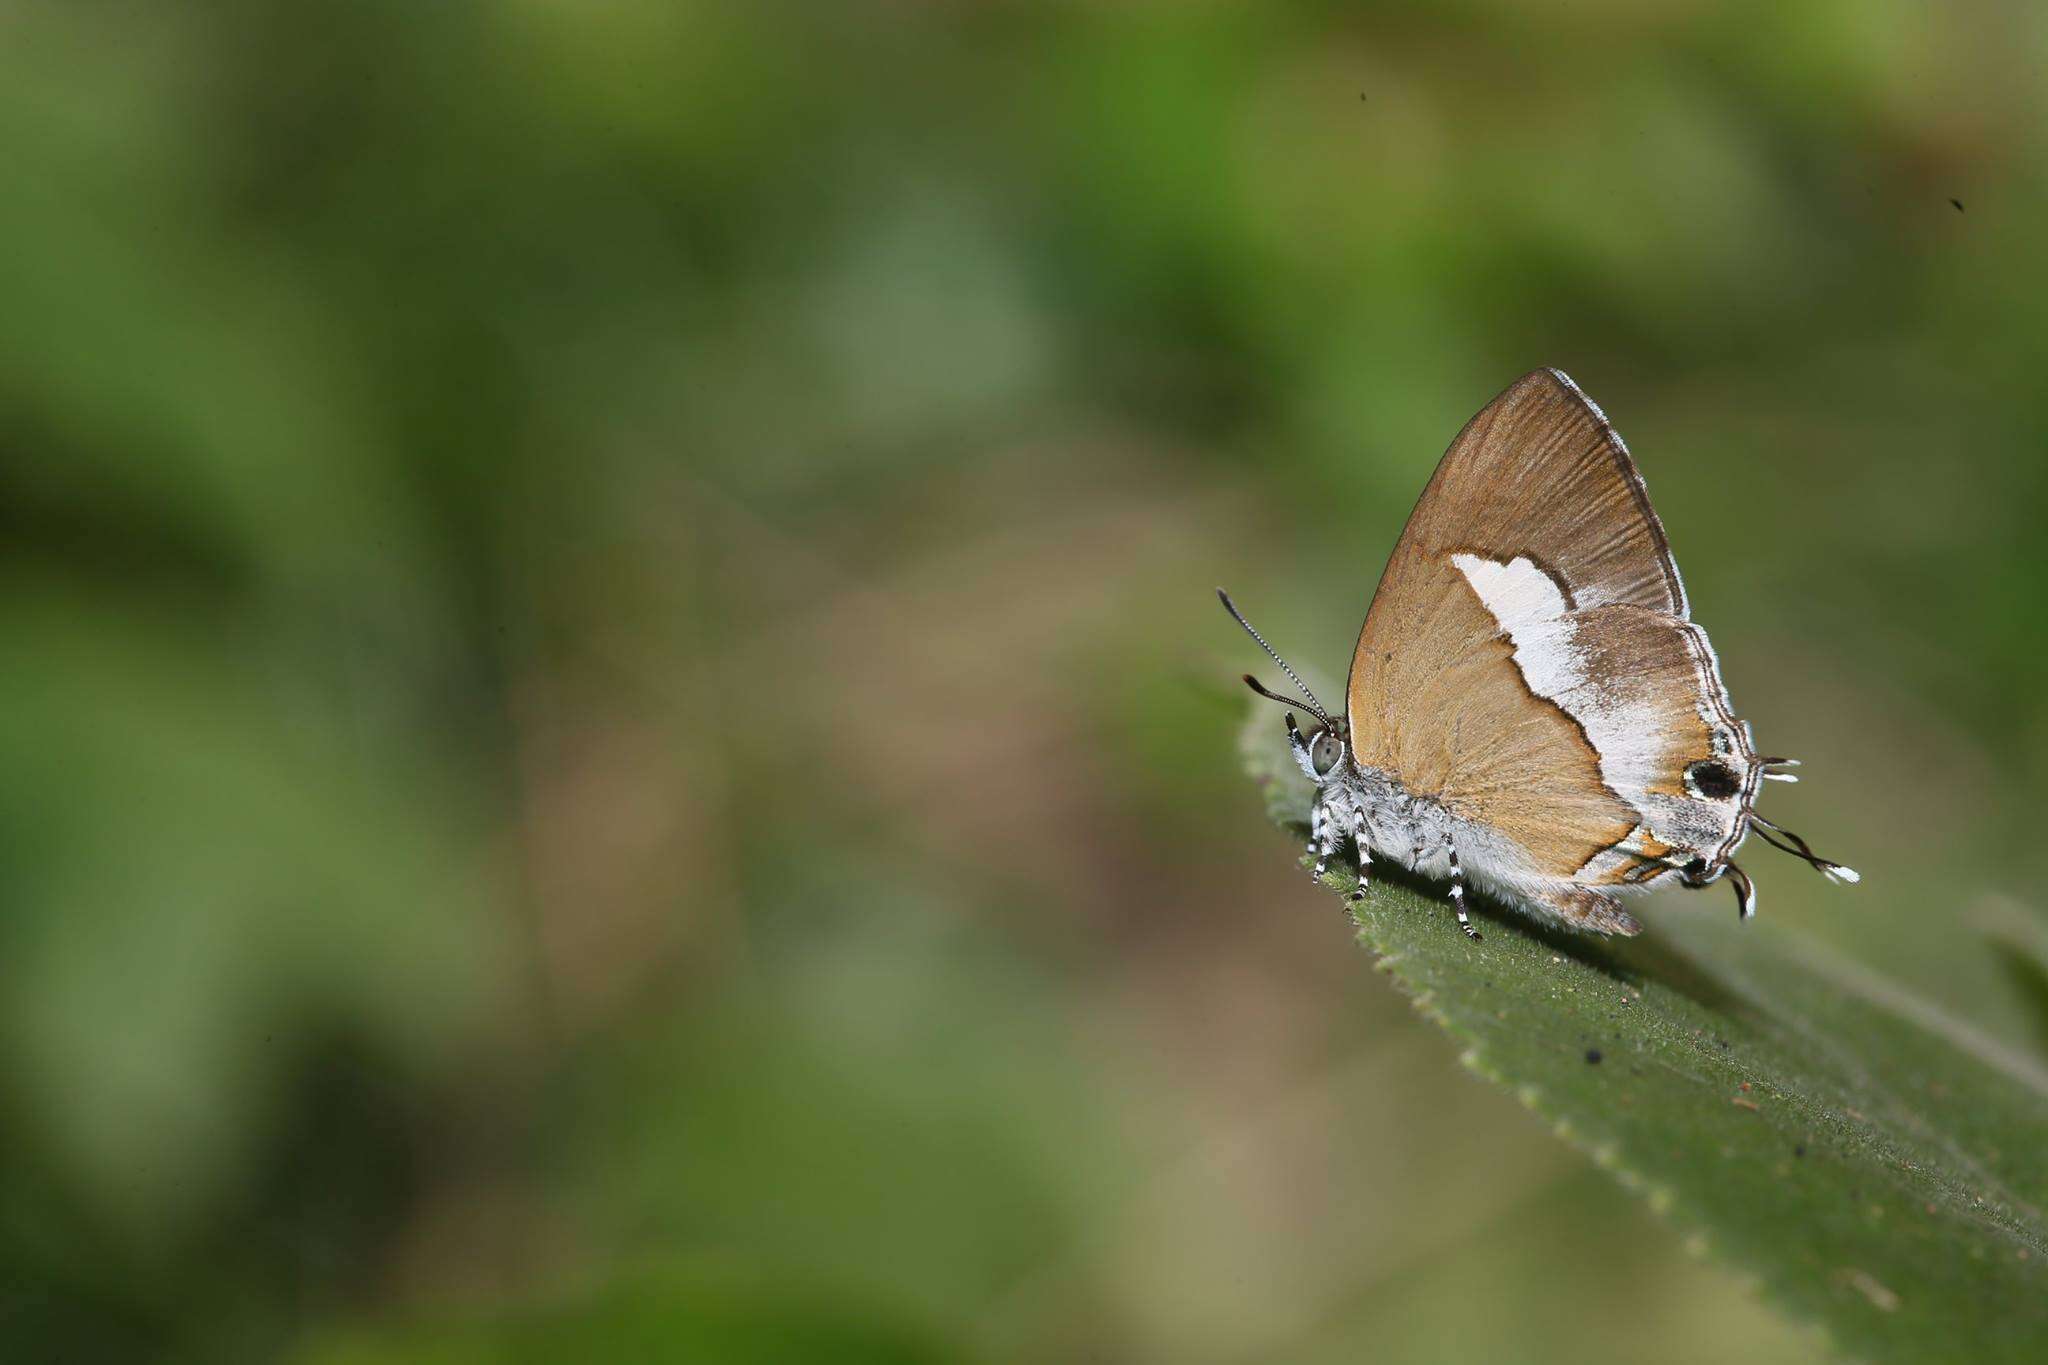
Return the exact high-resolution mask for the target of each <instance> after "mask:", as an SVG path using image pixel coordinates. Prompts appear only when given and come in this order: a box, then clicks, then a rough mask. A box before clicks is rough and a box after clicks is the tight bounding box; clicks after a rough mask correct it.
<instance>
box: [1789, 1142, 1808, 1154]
mask: <svg viewBox="0 0 2048 1365" xmlns="http://www.w3.org/2000/svg"><path fill="white" fill-rule="evenodd" d="M1792 1155H1794V1156H1805V1155H1806V1144H1805V1143H1803V1142H1800V1143H1794V1144H1793V1147H1792Z"/></svg>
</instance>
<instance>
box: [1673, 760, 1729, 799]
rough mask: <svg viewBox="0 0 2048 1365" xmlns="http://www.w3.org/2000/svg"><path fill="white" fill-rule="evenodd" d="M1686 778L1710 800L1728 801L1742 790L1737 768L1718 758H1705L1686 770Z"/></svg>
mask: <svg viewBox="0 0 2048 1365" xmlns="http://www.w3.org/2000/svg"><path fill="white" fill-rule="evenodd" d="M1685 780H1686V782H1687V783H1688V784H1690V785H1691V787H1692V789H1693V790H1694V791H1696V792H1698V793H1699V794H1700V795H1701V796H1704V797H1706V798H1707V799H1708V800H1709V801H1726V800H1727V799H1728V798H1729V797H1731V796H1733V795H1735V793H1737V792H1739V791H1741V790H1742V783H1741V782H1740V781H1739V780H1738V779H1737V778H1736V776H1735V769H1733V768H1731V767H1729V766H1728V765H1727V764H1726V763H1723V762H1722V761H1721V760H1720V759H1718V758H1703V759H1701V760H1700V761H1699V762H1697V763H1695V764H1693V765H1692V766H1691V767H1689V768H1687V769H1686V770H1685Z"/></svg>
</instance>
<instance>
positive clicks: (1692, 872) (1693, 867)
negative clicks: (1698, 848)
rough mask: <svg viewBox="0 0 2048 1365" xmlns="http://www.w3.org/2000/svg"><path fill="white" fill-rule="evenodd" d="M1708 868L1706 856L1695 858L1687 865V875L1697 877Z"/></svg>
mask: <svg viewBox="0 0 2048 1365" xmlns="http://www.w3.org/2000/svg"><path fill="white" fill-rule="evenodd" d="M1706 870H1707V860H1706V859H1705V858H1694V859H1693V860H1692V861H1691V862H1689V863H1687V864H1686V865H1685V875H1686V876H1688V877H1697V876H1699V875H1700V873H1702V872H1705V871H1706Z"/></svg>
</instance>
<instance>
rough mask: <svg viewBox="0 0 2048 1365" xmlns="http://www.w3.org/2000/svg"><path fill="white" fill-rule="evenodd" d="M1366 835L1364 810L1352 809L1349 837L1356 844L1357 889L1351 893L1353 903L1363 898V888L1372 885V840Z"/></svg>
mask: <svg viewBox="0 0 2048 1365" xmlns="http://www.w3.org/2000/svg"><path fill="white" fill-rule="evenodd" d="M1367 835H1368V831H1367V829H1366V826H1365V812H1364V811H1362V810H1361V811H1354V812H1353V813H1352V816H1351V837H1352V839H1354V840H1355V841H1356V842H1357V844H1358V889H1357V890H1356V891H1354V892H1352V893H1351V901H1352V904H1354V905H1355V904H1357V903H1358V902H1359V901H1362V900H1364V899H1365V888H1366V887H1368V886H1371V885H1372V841H1371V840H1370V839H1369V838H1368V837H1367Z"/></svg>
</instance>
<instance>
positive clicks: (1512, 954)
mask: <svg viewBox="0 0 2048 1365" xmlns="http://www.w3.org/2000/svg"><path fill="white" fill-rule="evenodd" d="M1243 748H1244V753H1245V756H1246V759H1247V763H1248V766H1249V767H1250V770H1251V772H1252V775H1253V776H1254V777H1255V778H1256V779H1257V780H1258V781H1259V782H1260V783H1261V784H1262V785H1263V786H1264V787H1265V789H1266V793H1267V801H1268V808H1269V811H1270V813H1271V814H1272V815H1273V817H1274V819H1275V821H1276V822H1277V823H1279V824H1281V825H1282V826H1283V827H1286V828H1288V829H1289V830H1291V831H1292V832H1293V833H1294V834H1295V835H1296V836H1297V837H1300V836H1304V835H1305V834H1306V829H1307V825H1306V817H1307V813H1308V806H1309V800H1310V792H1309V788H1308V785H1307V784H1306V782H1304V781H1303V780H1302V779H1301V777H1300V775H1299V773H1298V771H1297V770H1296V769H1295V767H1294V764H1293V763H1292V761H1291V759H1290V757H1289V756H1288V755H1287V753H1286V750H1285V747H1284V745H1283V744H1282V742H1281V740H1280V735H1279V727H1278V726H1277V725H1274V724H1273V720H1272V716H1271V715H1270V713H1269V712H1267V711H1265V710H1261V711H1259V712H1258V713H1257V715H1256V716H1255V719H1254V721H1253V722H1252V723H1251V725H1250V726H1249V727H1248V728H1247V729H1246V730H1245V732H1244V741H1243ZM1304 861H1305V862H1306V861H1307V860H1306V859H1304ZM1327 880H1328V882H1329V884H1330V886H1331V887H1332V889H1333V890H1336V891H1337V892H1339V893H1340V894H1348V893H1349V892H1351V891H1353V890H1355V889H1356V887H1357V882H1356V879H1355V876H1354V874H1353V872H1352V870H1351V867H1350V864H1349V862H1348V861H1346V862H1345V863H1344V864H1343V865H1342V867H1341V869H1340V868H1339V866H1338V865H1337V864H1336V863H1333V864H1332V866H1331V870H1330V874H1329V876H1328V879H1327ZM1731 902H1732V898H1731ZM1475 908H1478V909H1480V910H1481V911H1482V913H1484V914H1485V915H1486V916H1487V922H1486V923H1484V924H1483V926H1482V933H1483V934H1484V941H1483V942H1480V943H1472V942H1469V941H1467V940H1466V939H1465V937H1464V936H1463V935H1462V934H1461V933H1460V932H1459V931H1458V927H1457V923H1456V921H1455V920H1454V919H1453V918H1452V916H1451V912H1450V909H1449V907H1448V905H1447V903H1446V902H1445V901H1444V900H1443V898H1442V897H1441V896H1440V895H1437V894H1435V893H1434V892H1433V891H1431V890H1429V889H1428V888H1422V889H1410V888H1409V887H1405V886H1397V885H1390V884H1389V883H1388V882H1387V881H1386V880H1384V879H1375V881H1374V882H1373V885H1372V886H1371V888H1370V889H1369V890H1368V892H1367V894H1366V897H1365V899H1364V900H1363V901H1361V902H1359V903H1358V904H1356V905H1355V906H1353V907H1352V913H1353V915H1354V917H1355V919H1356V922H1357V925H1358V931H1359V932H1358V936H1359V939H1360V941H1361V942H1362V943H1364V944H1365V946H1366V947H1367V948H1369V949H1370V950H1371V951H1372V952H1373V953H1374V954H1375V956H1376V957H1377V959H1378V965H1379V967H1380V968H1381V969H1382V970H1384V971H1386V972H1387V973H1389V974H1390V975H1391V976H1392V977H1393V978H1394V979H1395V981H1396V982H1398V983H1399V984H1400V985H1401V987H1402V989H1404V990H1405V991H1407V992H1408V993H1409V995H1411V996H1412V997H1413V999H1414V1002H1415V1004H1416V1007H1417V1008H1418V1009H1420V1010H1421V1011H1422V1012H1423V1013H1424V1014H1425V1015H1427V1016H1428V1017H1429V1018H1431V1019H1433V1020H1435V1021H1436V1022H1437V1023H1438V1024H1440V1025H1441V1026H1442V1027H1443V1028H1444V1030H1445V1031H1446V1032H1448V1033H1449V1034H1450V1035H1451V1036H1452V1037H1453V1038H1455V1039H1456V1040H1457V1041H1458V1043H1459V1044H1460V1045H1461V1046H1462V1047H1463V1049H1464V1061H1465V1063H1466V1065H1467V1066H1469V1067H1470V1068H1471V1069H1472V1070H1474V1071H1476V1072H1478V1073H1479V1074H1480V1075H1482V1076H1485V1077H1487V1078H1488V1079H1490V1080H1492V1081H1495V1082H1497V1083H1498V1084H1500V1085H1503V1086H1506V1087H1508V1088H1509V1089H1510V1090H1511V1091H1512V1092H1513V1093H1514V1094H1515V1095H1516V1096H1517V1097H1519V1098H1520V1099H1521V1101H1522V1102H1523V1103H1524V1104H1526V1105H1527V1106H1528V1107H1529V1108H1530V1109H1532V1110H1534V1111H1535V1112H1536V1113H1537V1114H1539V1115H1540V1116H1542V1117H1543V1118H1544V1119H1545V1120H1547V1121H1548V1122H1549V1123H1550V1124H1551V1126H1552V1127H1553V1128H1554V1129H1555V1131H1556V1132H1557V1134H1558V1136H1560V1137H1562V1138H1564V1139H1565V1140H1566V1141H1567V1142H1569V1143H1571V1144H1572V1145H1574V1146H1576V1147H1578V1148H1579V1149H1580V1150H1582V1151H1584V1152H1586V1153H1587V1154H1588V1155H1590V1156H1591V1157H1592V1158H1593V1159H1594V1160H1595V1161H1596V1162H1598V1163H1599V1164H1600V1165H1601V1166H1603V1167H1605V1168H1606V1169H1608V1170H1609V1171H1611V1172H1612V1173H1613V1174H1614V1175H1615V1176H1616V1177H1617V1178H1618V1179H1620V1181H1621V1182H1622V1183H1623V1184H1624V1185H1625V1186H1627V1187H1628V1188H1629V1189H1632V1190H1635V1191H1637V1192H1639V1193H1641V1194H1642V1195H1643V1196H1644V1197H1645V1198H1647V1199H1648V1200H1649V1201H1650V1203H1651V1205H1652V1206H1653V1207H1654V1208H1656V1209H1657V1210H1659V1211H1660V1212H1662V1213H1664V1214H1666V1215H1667V1216H1668V1217H1669V1218H1670V1220H1671V1221H1672V1222H1673V1223H1674V1224H1675V1225H1676V1226H1678V1227H1679V1228H1680V1229H1681V1230H1682V1231H1684V1232H1685V1233H1687V1234H1688V1235H1689V1237H1690V1238H1692V1239H1693V1240H1694V1241H1695V1243H1696V1244H1698V1245H1700V1246H1703V1247H1704V1248H1706V1249H1708V1250H1711V1251H1712V1252H1714V1253H1715V1254H1717V1255H1718V1256H1720V1257H1721V1258H1723V1259H1724V1260H1726V1261H1728V1262H1730V1263H1732V1264H1733V1265H1734V1266H1735V1267H1737V1268H1738V1269H1740V1270H1742V1271H1745V1272H1747V1273H1748V1274H1750V1275H1753V1276H1754V1277H1755V1279H1756V1280H1757V1281H1758V1283H1759V1284H1760V1285H1761V1287H1762V1288H1763V1290H1764V1291H1765V1293H1766V1294H1767V1295H1768V1296H1769V1297H1770V1299H1771V1300H1773V1301H1774V1302H1776V1303H1777V1304H1778V1305H1779V1306H1781V1307H1782V1308H1783V1309H1785V1310H1787V1311H1788V1312H1790V1313H1792V1314H1793V1315H1795V1316H1798V1317H1801V1318H1806V1319H1809V1320H1812V1321H1814V1322H1817V1323H1819V1324H1821V1325H1822V1326H1823V1327H1825V1328H1826V1329H1827V1330H1828V1331H1829V1332H1830V1333H1831V1334H1832V1335H1833V1338H1834V1340H1835V1342H1836V1344H1837V1345H1838V1346H1839V1347H1840V1348H1841V1349H1842V1350H1844V1351H1845V1352H1846V1353H1849V1354H1852V1355H1855V1356H1858V1357H1862V1358H1866V1359H1869V1360H1873V1361H1954V1360H1971V1361H2040V1360H2044V1359H2048V1222H2044V1219H2043V1214H2042V1209H2043V1205H2044V1203H2048V1066H2044V1065H2043V1064H2042V1062H2041V1061H2040V1060H2038V1059H2037V1058H2036V1057H2035V1056H2034V1055H2033V1054H2031V1053H2028V1052H2025V1051H2023V1050H2020V1049H2018V1048H2015V1047H2012V1046H2009V1045H2007V1044H2005V1043H2003V1042H2001V1041H1999V1040H1997V1039H1994V1038H1991V1037H1989V1036H1987V1035H1985V1034H1983V1033H1982V1032H1980V1031H1978V1030H1976V1029H1975V1028H1973V1027H1972V1026H1970V1025H1968V1024H1966V1023H1964V1022H1962V1021H1960V1020H1958V1019H1955V1018H1953V1017H1951V1016H1950V1015H1949V1014H1947V1013H1945V1012H1944V1011H1942V1010H1941V1009H1940V1008H1939V1007H1937V1006H1936V1005H1934V1004H1932V1003H1930V1002H1928V1001H1926V1000H1924V999H1921V998H1918V997H1916V996H1915V995H1913V994H1912V993H1910V992H1909V991H1907V990H1906V989H1904V988H1903V987H1901V986H1899V985H1897V984H1895V983H1893V982H1891V981H1888V980H1886V979H1884V978H1882V977H1880V976H1878V975H1876V974H1874V973H1872V972H1871V971H1869V970H1868V969H1866V968H1864V967H1862V966H1860V965H1858V964H1855V963H1852V962H1850V961H1848V960H1847V959H1845V958H1842V957H1840V956H1839V955H1836V954H1834V953H1833V952H1831V951H1830V950H1828V949H1825V948H1822V947H1820V946H1819V945H1817V944H1815V943H1813V942H1811V941H1809V940H1806V939H1804V938H1801V937H1799V936H1798V935H1796V934H1794V933H1792V932H1791V931H1789V930H1786V929H1784V928H1782V927H1779V926H1775V925H1772V924H1770V923H1769V922H1767V921H1755V922H1751V923H1748V924H1743V925H1740V926H1738V925H1737V923H1736V921H1735V916H1734V907H1733V905H1732V903H1731V904H1730V905H1729V906H1728V907H1727V913H1726V916H1725V917H1724V916H1722V915H1699V914H1695V915H1689V916H1667V917H1662V918H1660V919H1658V921H1657V922H1656V923H1655V925H1654V926H1653V927H1652V928H1651V929H1650V930H1649V932H1647V933H1646V934H1644V935H1643V936H1642V937H1641V938H1638V939H1632V940H1610V939H1600V938H1595V937H1591V936H1578V935H1572V934H1568V933H1563V932H1558V931H1552V930H1549V929H1547V928H1545V927H1543V926H1540V925H1538V924H1537V923H1536V922H1534V921H1532V920H1529V919H1527V918H1524V917H1522V916H1520V915H1517V914H1515V913H1513V912H1511V911H1497V912H1496V911H1492V910H1490V909H1488V908H1487V907H1485V906H1484V905H1483V903H1482V905H1481V906H1479V907H1475ZM1475 1178H1482V1179H1483V1178H1484V1176H1483V1173H1478V1174H1475ZM1558 1276H1559V1283H1560V1285H1566V1284H1568V1282H1569V1278H1568V1277H1569V1269H1568V1268H1565V1267H1560V1268H1559V1271H1558Z"/></svg>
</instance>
